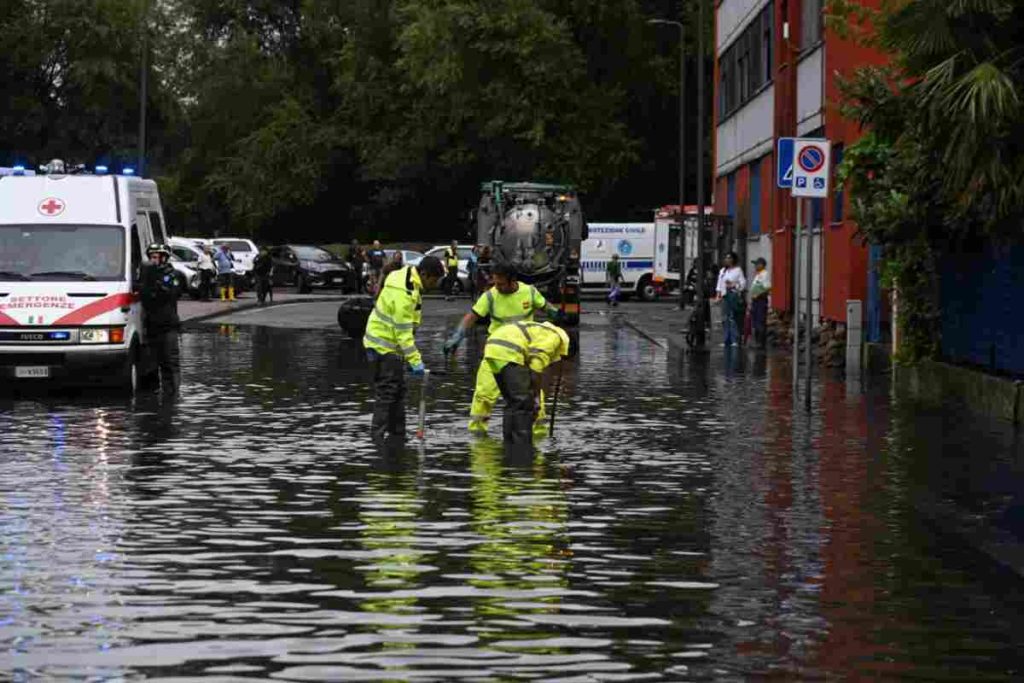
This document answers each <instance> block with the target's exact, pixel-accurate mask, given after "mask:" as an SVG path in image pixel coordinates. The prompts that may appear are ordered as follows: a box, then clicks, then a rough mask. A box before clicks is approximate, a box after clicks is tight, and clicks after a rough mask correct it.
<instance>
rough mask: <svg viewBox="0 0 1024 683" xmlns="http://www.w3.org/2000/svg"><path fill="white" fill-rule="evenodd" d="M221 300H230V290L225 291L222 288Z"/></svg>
mask: <svg viewBox="0 0 1024 683" xmlns="http://www.w3.org/2000/svg"><path fill="white" fill-rule="evenodd" d="M220 300H221V301H227V300H228V290H227V289H225V288H224V287H221V288H220Z"/></svg>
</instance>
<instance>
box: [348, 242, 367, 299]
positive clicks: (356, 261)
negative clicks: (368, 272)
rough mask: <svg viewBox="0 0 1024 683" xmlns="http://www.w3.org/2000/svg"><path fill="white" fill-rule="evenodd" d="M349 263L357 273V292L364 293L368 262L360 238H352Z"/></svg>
mask: <svg viewBox="0 0 1024 683" xmlns="http://www.w3.org/2000/svg"><path fill="white" fill-rule="evenodd" d="M348 263H349V265H350V266H352V272H353V273H355V274H356V294H362V293H363V270H364V264H365V263H366V254H365V253H364V252H363V248H362V247H361V246H359V240H352V245H351V246H350V247H349V248H348Z"/></svg>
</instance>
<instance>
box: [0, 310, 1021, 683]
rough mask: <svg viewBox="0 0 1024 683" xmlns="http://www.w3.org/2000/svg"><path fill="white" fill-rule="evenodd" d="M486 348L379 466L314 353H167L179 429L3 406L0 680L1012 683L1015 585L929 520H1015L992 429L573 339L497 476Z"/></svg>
mask: <svg viewBox="0 0 1024 683" xmlns="http://www.w3.org/2000/svg"><path fill="white" fill-rule="evenodd" d="M431 306H436V303H435V302H430V303H429V305H428V307H427V308H428V310H427V315H426V322H425V325H424V327H423V329H422V330H421V332H420V334H419V335H418V337H419V341H420V347H421V348H422V349H423V350H424V353H425V360H426V363H427V366H428V367H430V368H433V369H435V370H442V369H443V366H444V361H443V359H442V357H441V349H440V347H441V342H442V340H443V339H444V334H445V331H446V327H447V326H450V325H451V324H452V322H453V318H452V316H451V315H448V314H445V315H440V314H438V315H431V310H430V309H431ZM271 310H274V309H271ZM267 314H268V313H267V312H261V313H260V314H259V316H266V315H267ZM259 316H251V317H253V318H258V317H259ZM249 322H260V320H258V319H256V320H250V321H249ZM264 322H265V321H264ZM482 341H483V337H482V335H480V336H477V337H476V338H472V337H471V338H470V339H469V340H468V343H467V344H466V345H465V347H464V348H463V349H462V350H461V351H460V353H459V354H458V357H457V358H456V359H455V361H452V362H451V364H450V366H449V368H448V369H447V370H448V371H447V373H446V374H442V373H437V374H436V376H435V377H432V378H431V391H430V396H429V398H428V403H427V405H428V420H427V440H426V443H425V445H424V447H423V448H422V449H420V448H419V446H418V444H415V443H411V444H410V445H409V447H407V448H391V449H388V450H383V451H382V450H378V449H376V448H375V447H373V446H372V444H371V443H370V441H369V438H368V431H369V423H370V414H369V409H368V397H369V395H370V389H369V387H368V379H369V372H368V368H367V367H366V364H365V362H364V361H363V354H362V351H361V348H360V346H359V345H358V343H356V342H353V341H351V340H349V339H348V338H347V337H346V336H345V335H344V334H343V333H342V332H340V331H339V330H338V329H337V327H336V326H334V327H332V328H325V329H304V330H289V329H282V328H272V327H262V326H259V327H257V326H251V325H237V326H232V325H208V326H196V327H194V328H190V329H189V330H188V331H187V332H186V333H185V334H184V335H183V338H182V352H183V357H184V358H185V366H184V367H185V371H184V377H183V380H184V387H183V395H182V397H181V398H180V399H179V400H178V401H177V402H176V403H175V402H165V401H164V400H163V399H161V398H160V397H159V396H156V395H153V396H144V397H142V398H140V399H139V400H137V402H136V403H135V405H134V406H131V405H128V404H126V403H125V402H124V401H121V400H119V399H118V398H117V397H115V396H98V397H88V396H82V395H75V394H69V395H63V396H57V397H51V398H40V397H38V396H37V397H34V398H33V397H16V398H13V399H12V398H5V399H2V402H0V431H2V433H3V435H4V436H3V439H2V442H0V457H2V461H3V463H4V467H3V469H2V470H0V545H2V549H0V589H2V593H0V641H2V642H3V650H2V652H0V671H4V672H7V673H6V674H5V676H10V677H11V678H13V679H14V680H30V679H35V678H41V679H51V678H60V677H78V678H88V679H90V680H105V679H108V678H109V679H114V678H119V677H124V678H128V679H132V678H137V677H154V678H164V677H166V678H204V680H219V681H229V680H256V679H261V678H275V679H281V680H295V681H312V680H340V679H355V680H406V679H416V680H452V679H462V678H465V679H472V680H556V679H557V680H573V681H576V680H578V681H601V680H659V679H664V680H683V679H687V680H688V679H698V680H711V679H714V680H723V679H724V680H730V679H733V680H739V679H744V678H747V677H752V676H775V677H778V678H780V679H794V678H817V677H829V676H840V675H849V674H855V675H856V676H859V677H862V678H868V679H879V678H888V677H902V676H906V677H912V678H918V679H921V680H955V679H964V678H985V679H996V680H999V679H1006V680H1013V679H1019V676H1020V675H1021V670H1022V668H1024V648H1022V644H1024V636H1022V635H1021V634H1022V633H1024V590H1022V589H1024V581H1022V580H1021V579H1020V578H1019V577H1018V576H1017V575H1016V574H1013V573H1012V572H1010V571H1008V570H1003V569H999V568H998V567H997V565H995V564H994V563H992V562H990V561H988V560H987V558H985V557H984V556H983V555H982V554H981V553H979V552H978V551H976V550H975V549H973V548H972V547H971V546H970V544H969V543H967V542H966V541H965V539H964V538H963V537H962V536H961V535H959V534H958V533H954V532H952V531H951V530H950V529H949V528H948V527H947V526H945V525H944V524H943V523H942V520H943V519H944V516H943V514H941V511H942V510H946V509H947V508H950V507H952V509H955V510H958V511H960V510H964V509H967V510H968V511H971V512H976V513H977V515H985V514H988V513H987V512H986V510H989V508H988V507H986V504H987V503H986V501H988V503H992V504H994V503H993V502H992V501H1001V502H1000V503H999V510H998V513H993V514H1000V515H1003V516H1004V517H1005V516H1006V515H1011V516H1012V515H1013V514H1016V513H1015V511H1016V510H1017V509H1018V508H1017V507H1016V504H1015V503H1013V502H1012V501H1011V502H1007V498H1006V497H1007V496H1011V497H1012V496H1013V495H1014V493H1013V492H1014V491H1021V490H1024V484H1021V478H1020V477H1021V475H1020V471H1021V469H1022V468H1021V465H1020V461H1021V457H1020V447H1019V445H1018V444H1017V443H1016V441H1015V440H1013V439H1012V438H1009V437H1006V435H1005V434H1004V433H1002V432H1000V431H999V430H998V429H996V428H993V429H989V428H988V427H985V426H984V425H979V424H977V423H976V422H974V421H972V420H971V419H969V418H963V419H962V420H960V421H959V422H955V423H954V422H951V421H950V420H948V419H943V417H942V416H935V415H927V414H923V413H919V412H917V411H915V410H914V409H913V407H911V406H908V405H903V404H901V403H900V402H899V401H893V400H892V399H890V396H889V386H888V378H879V379H877V380H876V381H874V382H867V383H865V384H864V385H863V386H861V387H850V386H848V385H847V384H846V383H845V382H844V381H842V380H841V379H837V378H829V379H826V380H824V382H823V384H821V385H816V396H815V406H816V408H815V411H814V413H813V414H812V415H810V416H808V415H807V414H806V413H804V412H803V410H802V409H798V410H796V411H795V412H794V409H793V402H792V398H791V393H790V381H791V369H790V366H789V362H788V359H787V358H784V357H781V356H779V357H775V356H772V357H769V358H765V357H764V356H758V355H757V354H753V353H751V354H749V355H748V354H747V353H746V352H743V354H742V356H741V357H740V356H737V357H735V358H726V357H723V355H722V352H721V350H720V349H718V348H716V349H715V350H714V352H713V353H712V354H711V355H710V356H707V357H691V356H681V355H679V354H678V353H676V352H669V351H666V350H664V349H662V348H659V347H658V346H656V345H654V344H652V343H651V342H650V341H648V340H646V339H644V338H642V337H641V336H639V335H638V334H636V333H634V332H632V331H631V330H629V329H626V328H624V327H622V326H620V325H617V324H615V323H614V320H613V319H612V317H610V316H605V315H600V316H598V315H596V314H594V315H590V316H587V319H586V320H585V324H584V326H583V328H582V333H581V356H580V358H579V359H576V361H575V362H573V363H572V364H569V365H568V366H567V367H566V368H565V370H564V376H563V380H562V399H561V401H560V404H559V409H558V423H557V425H556V429H555V435H554V438H553V439H549V440H546V441H544V442H541V443H540V444H539V447H538V451H537V452H536V453H535V454H530V455H526V454H521V453H506V452H505V451H504V449H503V447H502V444H501V443H500V441H494V440H477V439H472V438H470V436H469V434H468V433H467V432H466V429H465V428H466V416H467V413H468V406H469V401H470V395H471V391H472V386H473V381H472V377H473V372H474V371H475V359H476V358H477V357H478V356H479V353H480V350H481V345H482ZM555 372H557V370H555ZM549 380H552V381H553V378H550V377H549ZM418 392H419V383H418V381H417V380H410V401H413V400H417V399H418V396H419V393H418ZM414 414H415V411H414V410H412V409H410V418H409V419H410V420H412V419H414ZM491 430H492V433H493V434H494V435H495V436H500V424H498V425H496V426H495V425H492V428H491ZM982 445H985V446H984V447H982ZM983 457H985V458H989V459H990V461H991V464H989V463H986V462H984V461H981V462H979V459H980V458H983ZM979 488H981V489H984V490H987V491H992V492H993V493H992V495H991V496H989V497H987V498H985V499H984V500H983V499H982V497H980V496H978V495H976V494H975V493H974V491H975V490H976V489H979ZM1017 495H1020V494H1017ZM1020 509H1021V510H1024V507H1021V508H1020ZM936 511H938V512H936ZM957 514H960V513H957ZM999 523H1001V522H999ZM1007 524H1010V523H1009V522H1008V523H1007Z"/></svg>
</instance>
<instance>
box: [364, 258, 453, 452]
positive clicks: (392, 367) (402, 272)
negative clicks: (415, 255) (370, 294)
mask: <svg viewBox="0 0 1024 683" xmlns="http://www.w3.org/2000/svg"><path fill="white" fill-rule="evenodd" d="M442 277H444V267H443V266H442V265H441V261H440V260H438V259H437V258H435V257H433V256H426V257H424V258H423V260H422V261H420V263H419V265H418V266H404V267H402V268H399V269H398V270H395V271H394V272H392V273H391V274H390V275H388V276H387V279H386V280H384V284H383V286H382V287H381V290H380V295H379V296H378V297H377V301H376V303H375V304H374V307H373V311H371V312H370V318H369V320H368V321H367V323H366V334H365V335H364V336H363V346H364V347H366V355H367V358H368V360H369V361H370V363H372V364H373V383H374V406H373V422H372V424H371V427H370V435H371V437H372V438H373V439H374V441H378V442H380V441H383V440H384V438H385V436H386V435H390V436H391V437H392V438H397V439H403V438H405V367H406V365H407V364H408V366H409V370H410V371H411V372H412V374H413V375H417V376H422V375H423V374H424V373H425V368H424V366H423V358H422V356H421V355H420V352H419V350H418V349H417V348H416V337H415V332H416V328H417V327H419V325H420V322H421V321H422V317H423V316H422V308H423V297H422V291H423V290H424V289H427V290H430V289H434V288H435V287H437V284H438V282H440V280H441V278H442Z"/></svg>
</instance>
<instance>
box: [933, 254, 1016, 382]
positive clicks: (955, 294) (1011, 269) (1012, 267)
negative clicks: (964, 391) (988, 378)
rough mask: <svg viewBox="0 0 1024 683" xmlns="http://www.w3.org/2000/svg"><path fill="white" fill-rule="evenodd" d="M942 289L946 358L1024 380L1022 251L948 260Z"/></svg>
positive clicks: (941, 280) (956, 256)
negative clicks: (1018, 376)
mask: <svg viewBox="0 0 1024 683" xmlns="http://www.w3.org/2000/svg"><path fill="white" fill-rule="evenodd" d="M940 287H941V289H940V303H941V306H942V353H943V356H945V357H946V358H947V359H948V360H951V361H953V362H958V363H969V364H971V365H977V366H981V367H984V368H986V369H988V370H991V371H993V372H1000V373H1009V374H1013V375H1021V376H1024V306H1021V302H1022V301H1024V246H1012V247H993V248H990V249H988V250H986V251H985V252H979V253H959V254H954V255H950V256H948V257H946V258H945V259H944V261H943V264H942V269H941V276H940Z"/></svg>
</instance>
